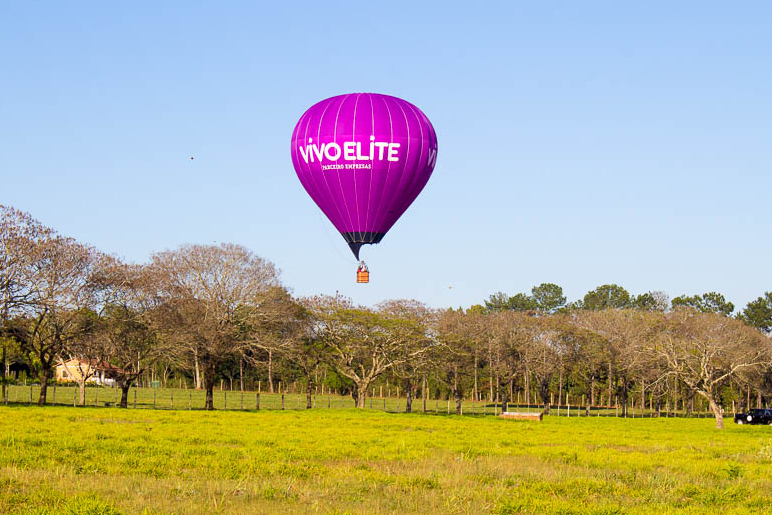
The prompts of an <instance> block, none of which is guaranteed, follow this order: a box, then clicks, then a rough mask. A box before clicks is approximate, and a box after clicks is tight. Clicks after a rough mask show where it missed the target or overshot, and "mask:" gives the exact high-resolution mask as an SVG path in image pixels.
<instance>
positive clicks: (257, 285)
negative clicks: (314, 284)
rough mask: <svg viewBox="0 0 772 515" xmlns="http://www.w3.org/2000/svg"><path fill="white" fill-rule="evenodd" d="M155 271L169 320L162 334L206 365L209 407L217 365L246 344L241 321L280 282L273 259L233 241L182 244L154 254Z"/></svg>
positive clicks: (255, 310)
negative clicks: (209, 243)
mask: <svg viewBox="0 0 772 515" xmlns="http://www.w3.org/2000/svg"><path fill="white" fill-rule="evenodd" d="M150 266H151V270H152V273H153V274H154V276H155V280H156V281H157V284H158V286H159V289H158V291H157V295H158V296H159V297H160V298H162V299H163V301H164V309H163V313H164V318H165V320H166V321H167V322H168V325H166V327H165V329H164V331H163V334H162V336H163V337H165V338H167V339H168V340H169V341H174V342H176V343H177V344H178V346H179V347H182V348H186V349H187V350H192V351H193V352H192V353H193V354H194V355H195V356H196V358H197V359H198V360H199V361H200V363H201V366H202V368H203V376H204V381H205V386H206V409H214V392H213V390H214V381H215V375H216V374H217V370H218V366H219V365H220V364H221V363H222V362H223V361H224V360H226V359H228V357H229V356H232V355H234V354H238V353H240V352H241V351H242V349H243V348H244V346H245V342H244V338H243V331H242V328H241V325H240V324H241V322H242V321H243V319H244V317H245V316H254V315H255V314H259V313H260V312H261V308H262V307H263V306H264V300H265V294H266V292H268V291H269V290H270V288H272V287H276V286H278V285H279V280H278V272H277V270H276V268H275V267H274V265H273V263H271V262H269V261H267V260H265V259H262V258H260V257H258V256H256V255H254V254H253V253H252V252H251V251H249V250H247V249H246V248H244V247H242V246H239V245H234V244H225V243H224V244H221V245H183V246H182V247H180V248H178V249H177V250H173V251H166V252H161V253H158V254H155V255H154V256H153V257H152V264H151V265H150Z"/></svg>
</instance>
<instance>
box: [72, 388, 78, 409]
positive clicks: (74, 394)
mask: <svg viewBox="0 0 772 515" xmlns="http://www.w3.org/2000/svg"><path fill="white" fill-rule="evenodd" d="M77 405H78V389H77V388H75V391H74V392H72V407H73V408H74V407H75V406H77Z"/></svg>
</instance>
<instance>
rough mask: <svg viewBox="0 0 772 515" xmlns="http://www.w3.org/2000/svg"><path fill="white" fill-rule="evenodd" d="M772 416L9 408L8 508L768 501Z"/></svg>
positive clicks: (609, 506)
mask: <svg viewBox="0 0 772 515" xmlns="http://www.w3.org/2000/svg"><path fill="white" fill-rule="evenodd" d="M771 505H772V428H770V427H768V426H742V427H738V426H735V425H733V424H731V423H729V424H727V429H726V430H724V431H717V430H716V429H714V423H713V421H712V420H710V419H637V420H630V419H617V418H613V417H612V418H603V417H600V418H592V417H590V418H576V417H572V418H566V417H561V418H558V417H547V418H545V420H544V422H542V423H534V422H516V421H511V420H500V419H497V418H494V417H457V416H452V415H451V416H447V415H423V414H395V413H384V412H380V411H374V410H373V411H370V410H364V411H360V410H355V409H338V410H311V411H303V410H297V411H295V410H287V411H259V412H256V411H252V412H247V411H244V412H241V411H227V412H226V411H219V412H204V411H195V410H193V411H187V410H178V411H161V410H119V409H116V408H100V409H94V408H72V407H64V406H55V407H46V408H37V407H27V406H20V405H15V406H14V405H11V406H7V407H5V406H3V407H0V513H3V514H6V513H10V514H28V513H29V514H33V513H34V514H38V515H42V514H54V513H56V514H62V513H64V514H69V515H87V514H88V515H97V514H100V515H101V514H107V515H116V514H121V513H125V514H130V513H132V514H133V513H145V514H148V515H149V514H161V513H177V514H188V513H191V514H208V513H222V514H237V513H238V514H246V513H249V514H251V513H323V514H343V513H423V514H433V513H470V514H471V513H498V514H512V513H534V514H536V513H562V514H571V513H577V514H579V513H597V514H612V513H706V514H707V513H711V514H713V513H719V512H721V513H754V512H757V513H768V511H769V506H771Z"/></svg>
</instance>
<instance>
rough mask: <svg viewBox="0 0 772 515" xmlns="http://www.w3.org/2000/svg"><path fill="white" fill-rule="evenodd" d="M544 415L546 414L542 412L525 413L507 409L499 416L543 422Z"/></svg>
mask: <svg viewBox="0 0 772 515" xmlns="http://www.w3.org/2000/svg"><path fill="white" fill-rule="evenodd" d="M543 416H544V414H543V413H542V412H538V413H523V412H519V411H505V412H504V413H502V414H500V415H499V418H511V419H514V420H533V421H537V422H541V419H542V417H543Z"/></svg>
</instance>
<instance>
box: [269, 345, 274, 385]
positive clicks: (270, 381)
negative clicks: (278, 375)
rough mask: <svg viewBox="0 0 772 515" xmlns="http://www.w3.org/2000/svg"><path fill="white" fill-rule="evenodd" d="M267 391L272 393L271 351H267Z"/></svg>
mask: <svg viewBox="0 0 772 515" xmlns="http://www.w3.org/2000/svg"><path fill="white" fill-rule="evenodd" d="M268 391H269V392H271V393H273V351H270V350H269V351H268Z"/></svg>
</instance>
